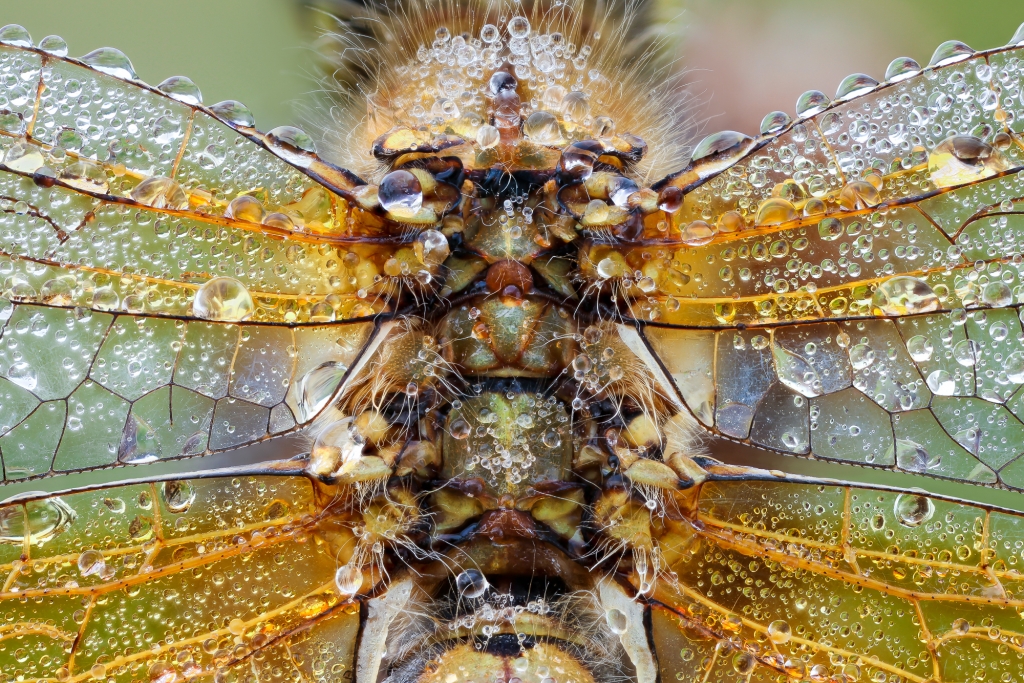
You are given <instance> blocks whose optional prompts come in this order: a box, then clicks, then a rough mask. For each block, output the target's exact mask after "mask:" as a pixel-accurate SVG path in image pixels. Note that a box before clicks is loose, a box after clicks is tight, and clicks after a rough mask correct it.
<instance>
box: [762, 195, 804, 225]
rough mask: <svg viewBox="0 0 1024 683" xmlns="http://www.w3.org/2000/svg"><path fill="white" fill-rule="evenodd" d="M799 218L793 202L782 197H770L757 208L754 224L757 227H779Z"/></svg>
mask: <svg viewBox="0 0 1024 683" xmlns="http://www.w3.org/2000/svg"><path fill="white" fill-rule="evenodd" d="M797 217H798V214H797V211H796V207H795V206H793V202H791V201H789V200H788V199H783V198H781V197H769V198H768V199H766V200H764V201H763V202H761V204H760V205H759V206H758V207H757V216H756V217H755V218H754V222H755V223H756V224H757V225H779V224H781V223H788V222H789V221H792V220H796V218H797Z"/></svg>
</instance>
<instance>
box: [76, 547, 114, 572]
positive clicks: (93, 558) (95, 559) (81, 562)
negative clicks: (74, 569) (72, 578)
mask: <svg viewBox="0 0 1024 683" xmlns="http://www.w3.org/2000/svg"><path fill="white" fill-rule="evenodd" d="M106 568H107V563H106V562H105V561H104V559H103V553H101V552H100V551H99V550H86V551H85V552H83V553H82V554H81V555H79V556H78V572H79V573H80V574H81V575H82V576H91V575H93V574H99V573H100V572H102V571H103V570H104V569H106Z"/></svg>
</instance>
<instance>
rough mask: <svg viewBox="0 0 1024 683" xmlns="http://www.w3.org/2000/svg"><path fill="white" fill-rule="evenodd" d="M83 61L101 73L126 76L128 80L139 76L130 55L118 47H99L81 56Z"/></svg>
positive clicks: (120, 76)
mask: <svg viewBox="0 0 1024 683" xmlns="http://www.w3.org/2000/svg"><path fill="white" fill-rule="evenodd" d="M81 61H82V62H83V63H85V64H88V65H89V66H91V67H92V68H94V69H96V70H97V71H99V72H101V73H105V74H108V75H110V76H114V77H116V78H124V79H126V80H134V79H136V78H138V76H136V75H135V67H133V66H132V63H131V60H129V59H128V56H127V55H126V54H125V53H123V52H121V51H120V50H118V49H117V48H113V47H101V48H97V49H95V50H93V51H92V52H90V53H89V54H87V55H85V56H84V57H81Z"/></svg>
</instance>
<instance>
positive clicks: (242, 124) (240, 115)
mask: <svg viewBox="0 0 1024 683" xmlns="http://www.w3.org/2000/svg"><path fill="white" fill-rule="evenodd" d="M210 111H211V112H213V114H214V115H215V116H217V117H218V118H220V119H221V120H223V121H225V122H226V123H229V124H231V125H232V126H235V127H238V128H253V127H255V126H256V118H255V117H254V116H253V115H252V112H251V111H249V108H248V107H247V106H245V105H244V104H242V103H241V102H239V101H238V100H224V101H223V102H218V103H217V104H215V105H213V106H211V107H210Z"/></svg>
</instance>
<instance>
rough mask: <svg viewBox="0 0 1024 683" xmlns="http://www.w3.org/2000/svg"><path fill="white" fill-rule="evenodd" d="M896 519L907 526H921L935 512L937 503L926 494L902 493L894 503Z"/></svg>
mask: <svg viewBox="0 0 1024 683" xmlns="http://www.w3.org/2000/svg"><path fill="white" fill-rule="evenodd" d="M893 512H894V513H895V515H896V520H897V521H898V522H899V523H900V524H902V525H903V526H905V527H910V528H913V527H917V526H921V525H922V524H924V523H925V522H927V521H928V520H930V519H931V518H932V516H933V515H934V514H935V503H933V502H932V500H931V499H930V498H928V497H926V496H920V495H917V494H914V493H901V494H900V495H898V496H896V502H895V503H894V504H893Z"/></svg>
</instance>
